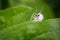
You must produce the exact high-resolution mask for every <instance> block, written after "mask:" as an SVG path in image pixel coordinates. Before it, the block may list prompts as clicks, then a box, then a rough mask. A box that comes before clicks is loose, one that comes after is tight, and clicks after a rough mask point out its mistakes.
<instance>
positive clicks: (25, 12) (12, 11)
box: [0, 6, 35, 29]
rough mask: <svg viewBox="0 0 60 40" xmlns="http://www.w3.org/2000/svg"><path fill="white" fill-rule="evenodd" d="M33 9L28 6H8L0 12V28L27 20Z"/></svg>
mask: <svg viewBox="0 0 60 40" xmlns="http://www.w3.org/2000/svg"><path fill="white" fill-rule="evenodd" d="M34 12H35V9H33V8H31V7H28V6H19V7H15V8H9V9H6V10H3V11H1V12H0V29H2V28H5V27H8V26H12V25H16V24H20V23H22V22H25V21H28V20H30V18H31V15H32V14H33V13H34Z"/></svg>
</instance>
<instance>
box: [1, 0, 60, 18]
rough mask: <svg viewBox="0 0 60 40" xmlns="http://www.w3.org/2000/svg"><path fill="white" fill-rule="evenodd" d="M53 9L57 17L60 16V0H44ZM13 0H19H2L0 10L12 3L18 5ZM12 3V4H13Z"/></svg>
mask: <svg viewBox="0 0 60 40" xmlns="http://www.w3.org/2000/svg"><path fill="white" fill-rule="evenodd" d="M44 1H45V2H46V3H47V4H48V5H49V6H50V7H51V8H52V10H53V12H54V14H55V17H56V18H59V17H60V0H44ZM13 2H14V3H15V2H18V4H19V1H16V0H0V10H3V9H6V8H8V7H11V6H12V5H14V6H15V5H16V3H15V4H13ZM11 4H12V5H11Z"/></svg>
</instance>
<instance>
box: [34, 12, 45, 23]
mask: <svg viewBox="0 0 60 40" xmlns="http://www.w3.org/2000/svg"><path fill="white" fill-rule="evenodd" d="M43 19H44V17H43V14H42V13H41V12H40V13H37V14H35V15H34V17H33V21H35V22H37V21H42V20H43Z"/></svg>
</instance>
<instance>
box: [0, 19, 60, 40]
mask: <svg viewBox="0 0 60 40" xmlns="http://www.w3.org/2000/svg"><path fill="white" fill-rule="evenodd" d="M59 20H60V19H49V20H45V21H43V22H42V23H41V22H30V21H26V22H23V23H22V24H17V25H13V26H11V27H7V28H4V29H3V30H0V40H60V37H59V33H60V30H59V28H60V26H59V24H58V22H59V23H60V21H59Z"/></svg>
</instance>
